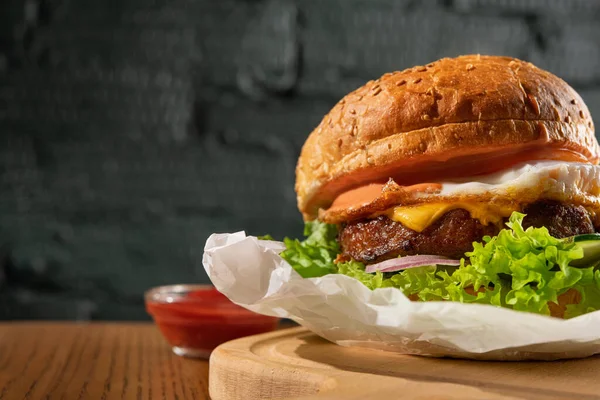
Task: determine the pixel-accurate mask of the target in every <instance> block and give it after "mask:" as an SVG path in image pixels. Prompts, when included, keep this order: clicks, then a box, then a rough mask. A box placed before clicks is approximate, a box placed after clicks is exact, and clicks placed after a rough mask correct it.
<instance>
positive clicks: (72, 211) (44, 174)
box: [0, 0, 600, 320]
mask: <svg viewBox="0 0 600 400" xmlns="http://www.w3.org/2000/svg"><path fill="white" fill-rule="evenodd" d="M599 17H600V1H593V0H570V1H568V0H546V1H542V0H539V1H535V0H528V1H515V0H513V1H510V0H501V1H493V0H445V1H443V0H439V1H419V0H414V1H408V0H404V1H403V0H296V1H293V0H282V1H276V0H254V1H252V0H246V1H244V0H236V1H233V0H96V1H80V0H49V1H44V0H27V1H25V0H0V318H1V319H25V318H45V319H83V320H86V319H141V318H146V316H145V313H144V310H143V301H142V293H143V291H144V290H145V289H147V288H149V287H151V286H155V285H160V284H167V283H181V282H190V283H191V282H206V281H207V278H206V276H205V274H204V271H203V270H202V267H201V256H202V249H203V246H204V242H205V240H206V238H207V237H208V235H209V234H210V233H212V232H231V231H236V230H246V231H247V232H249V233H252V234H263V233H271V234H272V235H274V236H275V237H282V236H284V235H290V236H297V235H300V233H301V228H302V223H301V219H300V215H299V214H298V212H297V210H296V208H295V194H294V192H293V182H294V166H295V162H296V157H297V155H298V152H299V149H300V146H301V145H302V143H303V141H304V139H305V138H306V136H307V135H308V134H309V133H310V131H311V129H312V128H313V127H314V126H315V125H316V124H317V123H318V122H319V120H320V118H321V117H322V116H323V115H324V114H325V113H326V112H327V111H328V110H329V108H330V107H331V106H332V105H333V104H334V103H335V102H336V101H337V100H339V99H340V98H341V97H342V96H343V95H344V94H346V93H347V92H349V91H351V90H353V89H355V88H356V87H358V86H361V85H362V84H363V83H364V82H365V81H367V80H369V79H374V78H377V77H378V76H379V75H381V74H382V73H384V72H386V71H393V70H399V69H404V68H406V67H410V66H412V65H415V64H425V63H427V62H429V61H432V60H435V59H437V58H440V57H443V56H455V55H459V54H464V53H481V54H498V55H512V56H516V57H519V58H522V59H526V60H529V61H532V62H534V63H535V64H537V65H539V66H541V67H543V68H546V69H549V70H550V71H552V72H554V73H556V74H557V75H559V76H561V77H562V78H564V79H565V80H567V81H568V82H569V83H570V84H572V85H573V86H574V87H575V88H576V89H577V90H579V91H580V93H581V94H582V96H583V97H584V99H585V101H586V102H587V104H588V106H589V107H590V109H591V112H592V115H595V116H599V115H600V24H599V22H598V21H599ZM597 118H598V117H597Z"/></svg>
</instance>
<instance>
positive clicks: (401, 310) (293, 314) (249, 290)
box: [203, 232, 600, 360]
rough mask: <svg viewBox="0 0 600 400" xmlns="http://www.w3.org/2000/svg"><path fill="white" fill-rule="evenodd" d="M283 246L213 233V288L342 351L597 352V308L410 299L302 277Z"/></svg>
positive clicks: (477, 355) (522, 355)
mask: <svg viewBox="0 0 600 400" xmlns="http://www.w3.org/2000/svg"><path fill="white" fill-rule="evenodd" d="M284 248H285V247H284V246H283V243H280V242H273V241H262V240H258V239H257V238H255V237H252V236H246V235H245V234H244V233H243V232H237V233H233V234H213V235H212V236H210V237H209V238H208V240H207V242H206V246H205V248H204V257H203V264H204V269H205V270H206V273H207V274H208V276H209V277H210V279H211V281H212V283H213V284H214V285H215V287H216V288H217V289H218V290H219V291H220V292H222V293H223V294H225V295H226V296H227V297H228V298H229V299H230V300H232V301H233V302H234V303H236V304H238V305H240V306H243V307H245V308H247V309H249V310H252V311H255V312H258V313H261V314H266V315H271V316H277V317H283V318H290V319H292V320H294V321H296V322H297V323H299V324H300V325H302V326H304V327H306V328H308V329H310V330H311V331H313V332H314V333H316V334H317V335H319V336H321V337H323V338H325V339H327V340H330V341H332V342H334V343H337V344H339V345H342V346H361V347H369V348H376V349H382V350H388V351H395V352H399V353H404V354H419V355H424V356H434V357H442V356H447V357H460V358H473V359H488V360H525V359H530V360H554V359H561V358H579V357H587V356H590V355H592V354H596V353H600V311H599V312H593V313H590V314H586V315H583V316H580V317H577V318H573V319H570V320H562V319H557V318H552V317H546V316H542V315H537V314H531V313H524V312H518V311H513V310H510V309H505V308H498V307H494V306H487V305H479V304H461V303H455V302H411V301H410V300H409V299H408V298H407V297H406V296H404V294H402V292H401V291H400V290H397V289H395V288H385V289H376V290H373V291H371V290H370V289H368V288H367V287H365V286H364V285H363V284H362V283H360V282H359V281H356V280H354V279H352V278H350V277H348V276H345V275H338V274H332V275H327V276H324V277H321V278H311V279H305V278H302V277H301V276H300V275H298V274H297V273H296V271H294V270H293V268H292V267H291V266H290V265H289V264H288V263H287V262H286V261H285V260H283V259H282V258H281V257H279V255H278V253H279V252H280V251H281V250H283V249H284Z"/></svg>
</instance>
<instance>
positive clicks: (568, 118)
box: [565, 115, 571, 124]
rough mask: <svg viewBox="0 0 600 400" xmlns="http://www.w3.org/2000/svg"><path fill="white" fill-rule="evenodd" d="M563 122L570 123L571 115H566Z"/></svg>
mask: <svg viewBox="0 0 600 400" xmlns="http://www.w3.org/2000/svg"><path fill="white" fill-rule="evenodd" d="M565 122H566V123H567V124H570V123H571V116H570V115H567V116H566V117H565Z"/></svg>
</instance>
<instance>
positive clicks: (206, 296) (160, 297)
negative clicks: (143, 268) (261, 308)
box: [144, 285, 279, 358]
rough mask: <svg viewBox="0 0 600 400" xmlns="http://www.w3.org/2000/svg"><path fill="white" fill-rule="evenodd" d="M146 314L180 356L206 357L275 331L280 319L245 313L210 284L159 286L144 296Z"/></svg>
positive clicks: (247, 311) (244, 310)
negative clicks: (231, 344)
mask: <svg viewBox="0 0 600 400" xmlns="http://www.w3.org/2000/svg"><path fill="white" fill-rule="evenodd" d="M144 300H145V303H146V311H147V312H148V314H150V315H151V316H152V318H153V319H154V322H155V324H156V325H157V326H158V329H159V330H160V332H161V333H162V335H163V336H164V338H165V339H166V340H167V342H168V343H169V344H170V345H171V346H172V349H173V352H174V353H175V354H177V355H179V356H185V357H194V358H208V357H209V356H210V353H211V352H212V350H213V349H214V348H215V347H217V346H218V345H220V344H221V343H225V342H228V341H230V340H233V339H237V338H240V337H244V336H250V335H256V334H259V333H265V332H271V331H273V330H275V329H277V325H278V323H279V318H275V317H269V316H266V315H262V314H257V313H254V312H252V311H249V310H246V309H245V308H243V307H240V306H238V305H236V304H234V303H232V302H231V301H230V300H229V299H228V298H227V297H225V295H223V294H221V293H220V292H219V291H217V290H216V289H215V288H214V287H213V286H211V285H169V286H159V287H156V288H153V289H150V290H148V291H147V292H146V293H145V294H144Z"/></svg>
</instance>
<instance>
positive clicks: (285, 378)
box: [209, 328, 600, 400]
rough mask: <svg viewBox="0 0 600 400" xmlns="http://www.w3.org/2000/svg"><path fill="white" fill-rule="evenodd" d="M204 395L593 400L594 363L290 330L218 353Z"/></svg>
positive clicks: (251, 399)
mask: <svg viewBox="0 0 600 400" xmlns="http://www.w3.org/2000/svg"><path fill="white" fill-rule="evenodd" d="M209 392H210V396H211V398H212V399H213V400H238V399H239V400H268V399H286V400H289V399H370V398H373V399H377V400H387V399H456V400H470V399H478V400H479V399H486V400H487V399H489V400H496V399H501V400H509V399H521V400H533V399H544V400H545V399H583V400H585V399H600V357H591V358H587V359H580V360H568V361H551V362H499V361H468V360H454V359H434V358H425V357H417V356H405V355H400V354H395V353H388V352H383V351H377V350H369V349H361V348H348V347H342V346H338V345H335V344H333V343H330V342H328V341H326V340H323V339H321V338H320V337H318V336H316V335H314V334H312V333H311V332H309V331H307V330H305V329H304V328H291V329H285V330H281V331H277V332H273V333H268V334H263V335H257V336H251V337H247V338H243V339H238V340H234V341H232V342H229V343H225V344H223V345H221V346H220V347H218V348H217V349H216V350H215V351H214V352H213V354H212V356H211V358H210V371H209Z"/></svg>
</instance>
